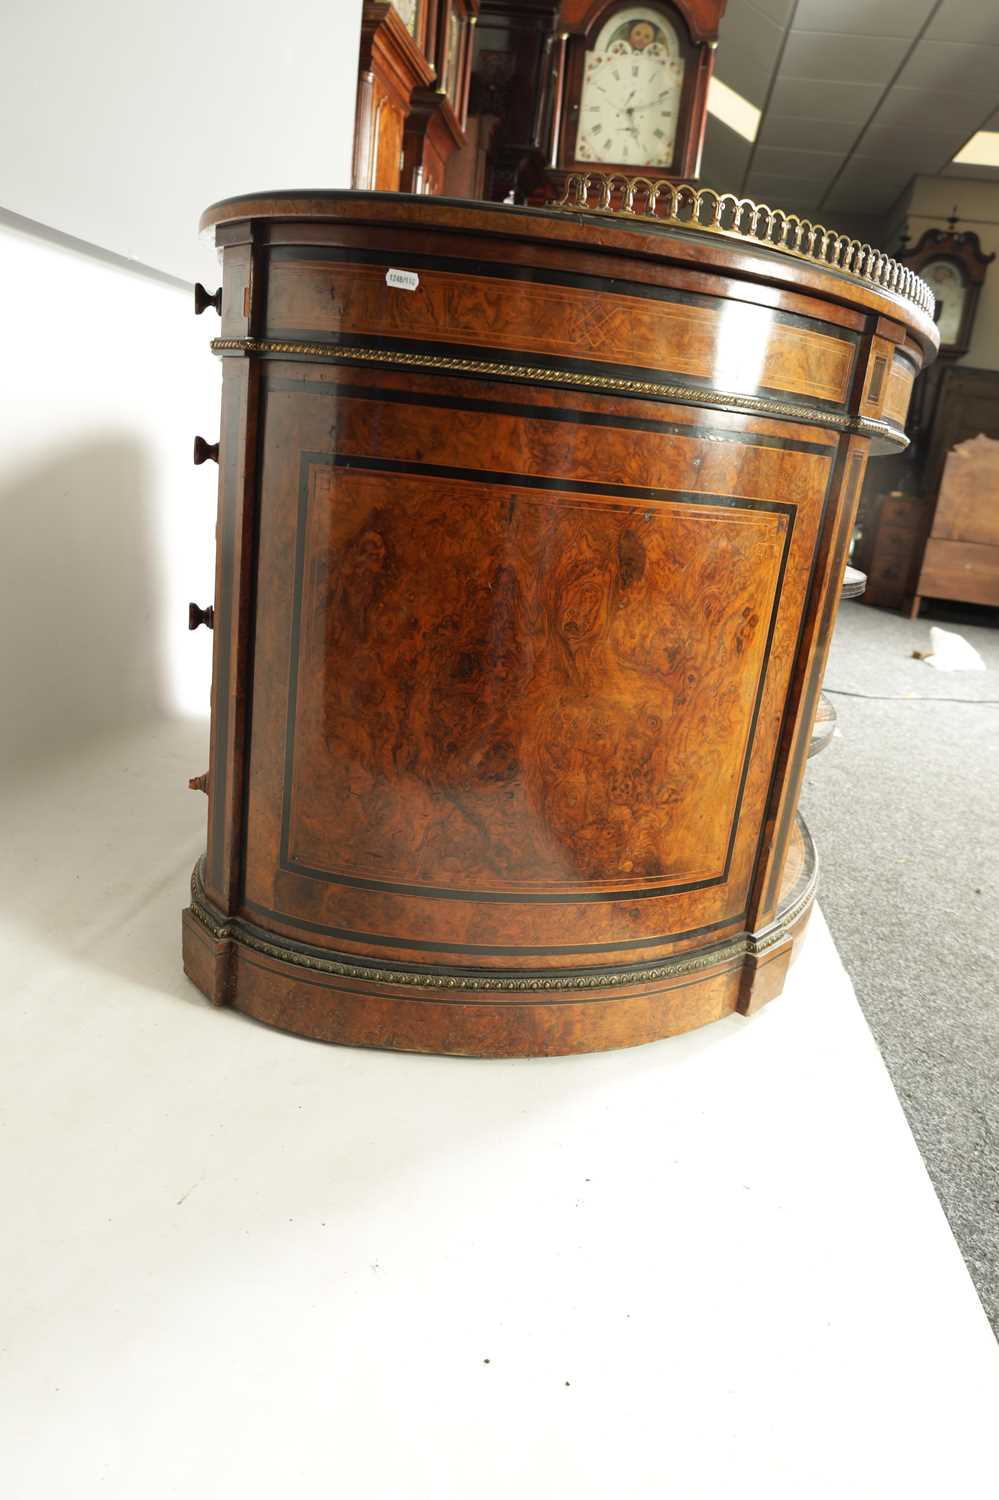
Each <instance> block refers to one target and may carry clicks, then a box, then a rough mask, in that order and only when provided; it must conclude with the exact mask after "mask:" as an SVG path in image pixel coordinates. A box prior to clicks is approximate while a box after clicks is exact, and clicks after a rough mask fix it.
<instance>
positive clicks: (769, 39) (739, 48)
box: [715, 5, 784, 74]
mask: <svg viewBox="0 0 999 1500" xmlns="http://www.w3.org/2000/svg"><path fill="white" fill-rule="evenodd" d="M783 40H784V28H783V26H779V25H778V24H777V23H776V22H775V21H771V20H769V19H768V18H767V17H766V16H764V15H762V14H761V13H760V12H759V11H758V10H755V9H753V8H752V7H751V6H749V5H743V6H740V7H739V8H737V9H734V10H733V11H732V12H731V13H729V12H728V11H726V12H725V15H724V16H723V17H722V23H721V28H720V30H719V33H718V51H717V54H716V56H715V63H716V64H718V63H720V62H721V60H722V58H723V57H726V56H731V54H732V53H733V52H741V53H744V54H745V55H746V56H747V57H749V58H751V59H752V61H753V62H754V63H755V64H756V65H757V66H758V67H761V68H766V70H767V72H768V74H769V73H772V72H773V70H774V66H775V64H776V62H777V54H778V52H779V51H780V46H781V42H782V41H783Z"/></svg>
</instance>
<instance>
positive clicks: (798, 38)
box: [780, 30, 909, 83]
mask: <svg viewBox="0 0 999 1500" xmlns="http://www.w3.org/2000/svg"><path fill="white" fill-rule="evenodd" d="M908 46H909V42H908V41H907V40H906V39H905V37H897V36H863V37H861V36H845V35H837V34H836V33H833V32H829V31H796V30H792V32H791V33H790V35H789V36H788V39H787V46H786V47H785V49H784V56H783V57H782V58H781V62H780V73H781V77H785V76H786V77H788V78H824V79H830V80H834V81H837V82H840V83H887V82H888V80H889V79H890V78H891V77H892V74H893V73H894V72H895V70H896V68H897V67H898V65H899V63H900V62H901V61H902V58H903V57H904V56H905V52H906V48H907V47H908Z"/></svg>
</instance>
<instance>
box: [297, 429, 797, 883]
mask: <svg viewBox="0 0 999 1500" xmlns="http://www.w3.org/2000/svg"><path fill="white" fill-rule="evenodd" d="M359 462H360V461H359V460H358V459H357V458H356V457H355V456H352V455H349V454H345V455H337V456H336V458H335V459H334V460H333V461H332V462H331V461H330V460H328V459H325V458H314V459H310V458H305V459H304V460H303V465H304V473H303V479H302V505H301V512H300V517H299V525H300V526H301V527H302V528H303V530H304V537H303V539H302V545H301V548H300V551H299V559H300V561H299V570H298V574H297V577H296V580H295V617H294V620H293V634H294V638H295V645H294V646H293V651H294V652H295V660H294V661H293V663H292V669H293V671H292V682H291V692H292V697H293V701H294V718H293V722H292V733H291V736H290V743H291V744H292V747H293V754H294V768H292V766H291V765H288V766H287V767H286V771H285V775H286V778H287V783H288V793H287V795H288V811H287V824H286V829H285V840H286V847H285V850H284V856H285V861H286V863H287V865H288V867H289V868H292V869H299V870H303V871H304V872H305V873H312V874H316V873H328V874H330V875H333V876H342V875H351V876H365V877H368V878H369V879H373V880H374V879H377V880H380V881H384V882H387V883H389V884H391V885H413V886H417V887H420V886H431V887H437V888H441V887H442V886H443V887H444V888H445V889H451V888H458V889H461V888H468V889H470V890H474V891H479V890H492V891H494V892H496V891H497V890H499V891H501V892H504V893H510V892H514V891H519V890H532V891H537V890H546V889H547V890H553V891H569V890H591V889H594V888H611V889H622V888H623V889H629V890H631V889H634V888H636V887H651V886H667V885H676V884H683V883H686V882H691V881H706V880H709V879H716V880H720V879H723V878H724V872H725V866H726V860H727V853H728V849H729V846H730V843H731V841H732V838H733V837H734V833H735V820H736V816H737V811H738V798H739V792H740V787H741V782H742V772H743V766H744V762H745V758H746V755H747V754H748V752H749V750H750V748H751V734H750V731H751V728H752V724H753V713H754V707H755V704H756V702H757V699H758V697H759V693H760V688H761V679H762V674H763V672H764V670H765V666H766V648H767V645H768V635H769V632H770V629H771V625H772V621H773V616H774V611H775V609H776V607H777V604H778V602H779V590H778V585H779V581H780V576H781V571H782V562H783V560H784V557H785V553H786V546H787V540H788V528H789V521H790V519H791V517H792V516H793V507H791V506H786V505H783V504H781V503H780V502H772V501H744V502H743V503H742V504H741V505H738V506H730V505H728V504H726V503H725V501H724V499H723V498H719V499H717V500H714V499H710V500H707V501H701V502H700V503H691V502H690V501H685V500H682V499H678V498H670V499H666V498H665V497H662V498H656V499H655V500H651V499H625V498H623V497H617V496H613V495H611V496H608V497H606V498H605V497H597V496H594V495H581V494H577V493H573V492H572V491H566V490H558V489H551V488H549V487H548V486H547V485H546V486H545V488H544V489H541V490H538V489H532V488H529V487H527V486H526V485H524V484H514V483H512V482H511V483H504V484H499V483H490V482H489V480H488V479H487V478H486V477H485V476H483V478H482V479H477V478H475V477H473V474H474V471H473V472H469V473H466V474H459V476H458V477H451V476H447V475H445V474H443V473H441V472H439V471H438V472H437V473H436V474H434V475H427V474H413V473H407V472H405V470H403V469H389V470H381V469H379V470H377V471H375V472H368V471H365V470H364V469H361V468H358V467H357V465H358V463H359ZM334 465H335V466H334ZM709 539H710V542H711V545H710V546H708V545H706V542H707V541H708V540H709ZM733 655H734V656H736V657H739V658H741V659H742V660H743V662H744V670H743V671H742V672H741V673H739V674H738V676H737V677H734V676H733V674H732V673H731V671H730V667H729V663H730V659H731V657H732V656H733ZM321 660H325V661H327V662H329V663H331V664H332V663H335V664H336V665H335V668H334V667H332V666H331V669H330V670H328V671H327V672H325V673H322V674H320V673H317V672H315V671H314V670H310V669H309V664H310V663H314V662H316V661H321ZM390 662H391V663H392V668H391V670H390V671H386V670H385V668H386V666H387V664H388V663H390ZM375 677H377V678H378V679H379V683H378V686H377V687H374V686H373V680H374V678H375Z"/></svg>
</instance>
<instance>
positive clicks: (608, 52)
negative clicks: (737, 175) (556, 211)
mask: <svg viewBox="0 0 999 1500" xmlns="http://www.w3.org/2000/svg"><path fill="white" fill-rule="evenodd" d="M724 9H725V0H655V3H652V4H647V5H643V4H637V5H636V4H635V3H634V0H564V3H563V6H562V12H561V20H562V25H563V30H562V34H561V36H560V38H559V40H560V45H561V52H560V55H559V57H558V59H557V63H556V67H555V69H554V72H553V83H554V88H555V94H556V97H555V107H554V109H553V110H552V116H551V117H552V141H551V161H550V167H551V171H550V177H551V181H552V185H553V189H555V190H556V191H557V190H558V189H559V188H560V187H561V186H562V185H564V182H565V179H566V177H567V175H569V174H570V173H573V172H602V173H613V174H621V175H624V176H628V177H637V176H641V177H652V178H657V177H658V178H661V177H669V178H674V179H689V178H691V177H696V175H697V172H698V170H699V167H700V157H701V146H702V143H703V139H704V123H705V113H706V110H707V95H708V83H709V81H710V78H711V71H712V67H713V62H714V49H715V47H716V45H717V38H718V25H719V22H720V20H721V16H722V13H723V11H724Z"/></svg>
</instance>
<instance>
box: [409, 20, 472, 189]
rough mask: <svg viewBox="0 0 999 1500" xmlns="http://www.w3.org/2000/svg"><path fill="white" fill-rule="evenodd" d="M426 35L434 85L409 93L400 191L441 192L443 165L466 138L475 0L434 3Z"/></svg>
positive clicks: (442, 186)
mask: <svg viewBox="0 0 999 1500" xmlns="http://www.w3.org/2000/svg"><path fill="white" fill-rule="evenodd" d="M434 5H435V8H434V13H433V16H432V18H431V22H430V28H429V31H428V37H429V48H430V60H431V62H432V64H433V66H434V68H435V70H436V74H437V77H436V82H435V85H432V86H429V87H425V88H418V89H415V90H414V92H413V97H412V101H411V105H410V112H409V117H408V119H407V121H406V131H405V140H404V154H403V164H402V182H401V187H402V189H403V191H404V192H410V193H436V194H439V193H442V192H443V191H444V174H445V169H446V167H447V163H448V161H449V159H450V157H451V156H452V154H453V153H454V152H455V151H458V150H460V149H461V148H462V147H463V146H464V144H465V140H466V136H465V125H466V121H467V118H468V88H469V82H470V80H471V72H472V38H473V34H474V27H475V23H476V20H477V17H478V10H479V0H434Z"/></svg>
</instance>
